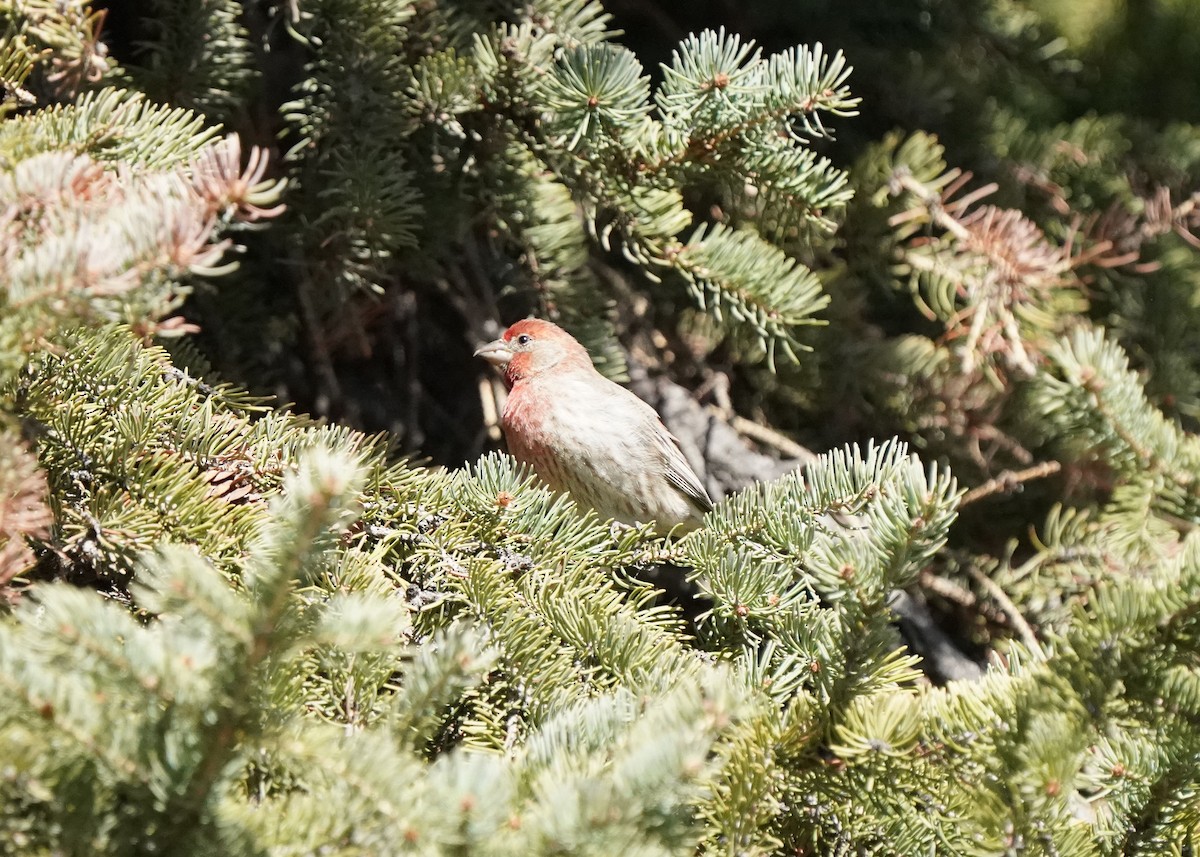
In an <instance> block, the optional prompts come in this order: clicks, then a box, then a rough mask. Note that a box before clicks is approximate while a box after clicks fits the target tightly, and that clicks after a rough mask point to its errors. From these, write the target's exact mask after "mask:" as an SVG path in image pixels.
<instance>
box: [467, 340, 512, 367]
mask: <svg viewBox="0 0 1200 857" xmlns="http://www.w3.org/2000/svg"><path fill="white" fill-rule="evenodd" d="M475 356H476V357H482V358H483V359H484V360H486V361H487V362H488V363H491V364H492V365H493V366H503V365H504V364H505V363H507V362H508V361H509V360H512V358H513V353H512V346H510V345H509V344H508V343H507V342H505V341H504V340H503V339H497V340H495V341H493V342H489V343H488V344H487V345H484V346H483V347H481V348H477V349H476V350H475Z"/></svg>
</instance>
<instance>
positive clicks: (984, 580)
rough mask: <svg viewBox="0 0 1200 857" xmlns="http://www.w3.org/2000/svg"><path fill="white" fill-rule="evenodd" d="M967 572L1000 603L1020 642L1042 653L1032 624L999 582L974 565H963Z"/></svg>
mask: <svg viewBox="0 0 1200 857" xmlns="http://www.w3.org/2000/svg"><path fill="white" fill-rule="evenodd" d="M965 568H966V570H967V574H969V575H971V579H972V580H974V581H975V582H976V583H978V584H979V585H980V586H981V587H983V589H984V590H985V591H986V592H987V594H988V595H989V596H991V598H992V600H993V601H995V602H996V603H997V604H998V605H1000V609H1001V610H1003V611H1004V615H1005V616H1006V617H1007V618H1008V621H1009V622H1010V623H1011V624H1012V626H1013V628H1014V629H1015V630H1016V632H1017V635H1018V636H1019V637H1020V638H1021V642H1023V643H1024V644H1025V646H1026V647H1027V648H1028V649H1029V651H1030V652H1031V653H1033V654H1035V655H1040V654H1042V644H1041V643H1040V642H1039V641H1038V638H1037V634H1036V633H1034V630H1033V626H1032V625H1030V624H1029V622H1028V621H1027V620H1026V619H1025V617H1024V616H1023V615H1021V611H1020V610H1019V609H1017V605H1016V604H1014V603H1013V600H1012V599H1011V598H1009V597H1008V593H1007V592H1005V591H1004V590H1003V589H1001V588H1000V584H998V583H996V581H994V580H992V579H991V578H990V577H988V576H987V575H986V574H984V573H983V572H982V571H980V570H979V569H978V568H976V567H975V566H974V565H971V564H967V565H966V566H965Z"/></svg>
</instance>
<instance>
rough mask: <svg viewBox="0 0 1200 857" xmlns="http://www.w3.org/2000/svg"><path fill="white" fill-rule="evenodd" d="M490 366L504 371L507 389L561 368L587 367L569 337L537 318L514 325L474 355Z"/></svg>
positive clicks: (580, 350)
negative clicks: (553, 369)
mask: <svg viewBox="0 0 1200 857" xmlns="http://www.w3.org/2000/svg"><path fill="white" fill-rule="evenodd" d="M475 355H476V356H477V357H483V358H484V359H485V360H487V361H488V362H489V363H491V364H492V365H494V366H503V367H504V378H505V380H506V381H507V382H508V385H509V386H510V387H511V386H512V385H513V384H515V383H517V382H518V381H521V380H524V379H526V378H532V377H533V376H535V375H538V374H541V373H542V372H545V371H546V370H547V369H550V368H552V367H555V366H558V365H559V364H563V363H564V361H565V363H566V366H578V365H583V366H587V367H589V368H590V367H591V365H592V363H591V360H590V359H589V358H588V355H587V351H585V350H584V348H583V346H582V345H580V344H579V343H578V342H576V341H575V339H574V338H573V337H572V336H571V334H569V333H567V332H566V331H565V330H563V329H562V328H561V327H559V326H558V325H557V324H552V323H551V322H548V321H542V320H541V319H538V318H527V319H525V320H524V321H518V322H517V323H516V324H514V325H513V326H512V327H510V328H509V329H508V330H506V331H504V335H503V336H502V337H501V338H500V339H497V340H496V341H495V342H489V343H488V344H487V345H485V346H484V347H483V348H480V349H479V350H478V351H476V352H475Z"/></svg>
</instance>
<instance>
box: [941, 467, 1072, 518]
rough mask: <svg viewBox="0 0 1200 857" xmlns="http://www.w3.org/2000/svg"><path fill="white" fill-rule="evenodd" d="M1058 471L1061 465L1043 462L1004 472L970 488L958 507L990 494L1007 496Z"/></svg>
mask: <svg viewBox="0 0 1200 857" xmlns="http://www.w3.org/2000/svg"><path fill="white" fill-rule="evenodd" d="M1060 470H1062V463H1061V462H1058V461H1043V462H1041V463H1040V464H1035V465H1033V466H1032V467H1026V468H1025V469H1024V470H1005V471H1004V472H1003V473H1001V474H1000V475H999V476H997V477H995V478H994V479H989V480H988V481H987V482H984V483H983V484H982V485H978V486H976V487H975V488H972V489H971V490H970V491H968V492H967V493H966V494H964V495H963V498H962V500H960V501H959V503H958V506H959V508H960V509H961V508H962V507H963V506H969V505H970V504H972V503H975V502H977V501H979V500H982V499H983V498H984V497H990V496H991V495H992V494H998V493H1001V492H1003V493H1006V494H1007V493H1009V492H1011V491H1014V490H1016V489H1017V488H1018V487H1019V486H1021V485H1022V484H1023V483H1025V482H1029V481H1031V480H1034V479H1044V478H1045V477H1047V476H1053V475H1054V474H1055V473H1058V472H1059V471H1060Z"/></svg>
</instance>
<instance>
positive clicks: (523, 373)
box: [475, 318, 712, 533]
mask: <svg viewBox="0 0 1200 857" xmlns="http://www.w3.org/2000/svg"><path fill="white" fill-rule="evenodd" d="M475 356H476V357H482V358H484V359H485V360H487V361H488V362H489V363H491V364H492V365H494V366H500V367H503V369H504V381H505V384H507V386H508V390H509V395H508V402H507V403H506V404H505V406H504V415H503V417H502V418H501V427H502V428H503V429H504V437H505V439H506V440H507V441H508V449H509V452H511V453H512V455H513V456H514V457H515V458H516V459H517V460H518V461H522V462H524V463H525V464H528V465H529V466H530V467H532V468H533V469H534V471H535V472H536V473H537V475H538V476H540V477H541V478H542V480H543V481H544V482H545V483H546V484H547V485H549V486H550V487H551V488H553V489H554V490H556V491H562V492H565V493H567V494H569V495H570V496H571V497H572V498H573V499H574V500H575V502H576V503H578V504H579V505H580V506H582V507H584V508H592V509H595V510H596V512H598V513H599V514H600V516H601V517H603V518H613V519H615V520H617V521H621V522H622V523H626V524H633V523H648V522H650V521H653V522H654V523H655V524H656V525H657V528H658V531H659V532H660V533H662V532H666V531H668V530H670V529H671V528H673V527H675V526H677V525H680V524H683V525H685V526H686V527H687V528H688V529H694V528H695V527H696V526H697V524H698V523H699V520H700V516H701V515H703V514H704V513H705V512H707V511H709V510H711V509H712V500H711V499H710V498H709V496H708V492H707V491H705V490H704V485H703V484H702V483H701V482H700V479H699V478H698V477H697V476H696V473H695V471H693V470H692V468H691V466H690V465H689V464H688V462H687V459H686V458H684V457H683V453H682V452H681V451H680V449H679V441H677V440H676V439H675V438H674V437H673V436H672V435H671V433H670V432H669V431H667V428H666V426H664V425H663V424H662V420H660V419H659V417H658V414H657V413H655V412H654V409H653V408H652V407H650V406H649V405H647V404H646V403H645V402H643V401H642V400H641V399H639V398H638V397H637V396H635V395H634V394H633V393H631V392H629V391H628V390H626V389H625V388H624V387H621V386H620V385H618V384H614V383H613V382H612V381H610V380H608V379H607V378H605V377H604V376H603V375H601V374H600V373H599V372H597V371H596V369H595V367H594V366H592V361H591V358H589V357H588V353H587V350H586V349H585V348H584V347H583V346H582V345H580V344H579V343H578V342H576V341H575V339H574V338H573V337H572V336H571V335H570V334H569V333H567V332H566V331H565V330H563V329H562V328H561V327H559V326H558V325H556V324H551V323H550V322H548V321H542V320H540V319H535V318H531V319H526V320H525V321H519V322H517V323H516V324H514V325H513V326H512V327H510V328H509V329H508V330H506V331H504V336H502V337H501V338H500V339H497V340H496V341H495V342H489V343H488V344H487V345H485V346H483V347H482V348H480V349H479V350H478V351H476V352H475Z"/></svg>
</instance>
